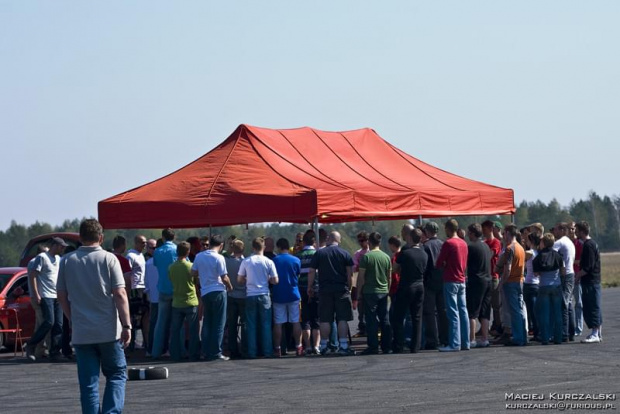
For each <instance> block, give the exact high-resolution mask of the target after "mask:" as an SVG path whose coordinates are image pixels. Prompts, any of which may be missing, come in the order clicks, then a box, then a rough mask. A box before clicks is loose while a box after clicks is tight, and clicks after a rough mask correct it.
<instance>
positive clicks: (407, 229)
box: [400, 224, 413, 240]
mask: <svg viewBox="0 0 620 414" xmlns="http://www.w3.org/2000/svg"><path fill="white" fill-rule="evenodd" d="M411 230H413V224H405V225H404V226H403V228H402V229H401V230H400V235H401V238H402V239H403V240H407V237H408V236H409V235H410V234H411Z"/></svg>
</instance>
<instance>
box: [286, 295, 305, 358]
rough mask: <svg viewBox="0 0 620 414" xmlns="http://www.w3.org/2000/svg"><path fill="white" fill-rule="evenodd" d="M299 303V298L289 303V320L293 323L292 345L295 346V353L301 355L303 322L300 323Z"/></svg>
mask: <svg viewBox="0 0 620 414" xmlns="http://www.w3.org/2000/svg"><path fill="white" fill-rule="evenodd" d="M299 305H300V304H299V301H298V300H296V301H294V302H291V303H289V304H288V305H287V308H288V312H287V314H288V322H289V323H290V325H291V335H292V342H291V345H293V346H294V347H295V354H296V355H297V356H301V355H300V352H301V351H300V349H301V350H303V348H301V324H300V323H299V319H300V318H299V316H300V314H299V313H300V307H299Z"/></svg>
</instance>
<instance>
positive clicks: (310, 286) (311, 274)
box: [307, 268, 316, 297]
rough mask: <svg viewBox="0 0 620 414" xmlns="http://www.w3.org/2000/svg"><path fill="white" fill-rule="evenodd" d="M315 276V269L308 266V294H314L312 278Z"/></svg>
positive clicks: (310, 295)
mask: <svg viewBox="0 0 620 414" xmlns="http://www.w3.org/2000/svg"><path fill="white" fill-rule="evenodd" d="M315 277H316V269H313V268H310V269H309V270H308V290H307V293H308V296H309V297H312V296H314V278H315Z"/></svg>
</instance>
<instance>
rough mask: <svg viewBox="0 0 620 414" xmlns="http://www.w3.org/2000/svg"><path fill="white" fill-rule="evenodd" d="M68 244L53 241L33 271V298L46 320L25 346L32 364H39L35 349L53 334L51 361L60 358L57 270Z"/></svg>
mask: <svg viewBox="0 0 620 414" xmlns="http://www.w3.org/2000/svg"><path fill="white" fill-rule="evenodd" d="M66 247H67V243H65V241H64V240H63V239H61V238H60V237H54V238H53V239H52V240H51V243H50V248H49V250H48V251H47V252H43V253H40V254H39V255H38V256H37V260H36V262H35V263H34V264H33V270H32V271H31V272H30V273H29V275H28V277H29V279H30V285H31V286H32V289H33V294H32V298H33V300H35V301H36V302H37V303H38V304H39V305H40V306H41V314H42V316H43V320H42V322H41V325H39V328H38V329H37V330H36V331H35V332H34V334H33V335H32V337H31V338H30V340H29V341H28V343H27V344H26V357H27V358H28V359H29V360H30V361H33V362H34V361H36V359H37V358H36V356H35V349H36V346H37V344H38V343H39V342H41V341H43V340H44V339H45V337H46V336H47V334H48V332H49V333H50V342H51V343H50V349H49V352H50V358H52V359H57V358H59V357H60V346H61V340H62V309H61V307H60V304H59V303H58V299H57V294H56V282H57V281H58V267H59V265H60V256H61V255H62V254H63V253H64V251H65V248H66Z"/></svg>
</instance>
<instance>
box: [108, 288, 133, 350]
mask: <svg viewBox="0 0 620 414" xmlns="http://www.w3.org/2000/svg"><path fill="white" fill-rule="evenodd" d="M112 297H113V298H114V305H115V306H116V310H117V311H118V316H119V318H120V320H121V324H122V325H123V331H122V333H121V342H122V344H123V348H127V346H128V345H129V342H130V341H131V319H130V318H129V301H128V300H127V290H126V289H125V287H124V286H122V287H117V288H113V289H112ZM127 327H129V328H127Z"/></svg>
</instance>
